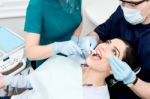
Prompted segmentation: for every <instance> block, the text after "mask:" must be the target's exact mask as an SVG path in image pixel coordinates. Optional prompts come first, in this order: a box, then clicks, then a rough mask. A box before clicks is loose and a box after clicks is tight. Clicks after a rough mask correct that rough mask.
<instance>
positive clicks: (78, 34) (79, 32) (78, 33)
mask: <svg viewBox="0 0 150 99" xmlns="http://www.w3.org/2000/svg"><path fill="white" fill-rule="evenodd" d="M81 32H82V23H81V24H80V25H79V26H78V28H77V29H76V30H75V31H74V33H73V35H75V36H80V34H81Z"/></svg>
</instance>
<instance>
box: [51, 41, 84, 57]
mask: <svg viewBox="0 0 150 99" xmlns="http://www.w3.org/2000/svg"><path fill="white" fill-rule="evenodd" d="M51 45H52V48H53V51H54V53H55V54H58V53H62V54H65V55H67V56H68V55H73V54H80V55H81V54H82V52H81V50H80V48H79V47H78V45H77V44H76V43H75V42H74V41H71V40H70V41H64V42H54V43H52V44H51Z"/></svg>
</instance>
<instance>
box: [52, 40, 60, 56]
mask: <svg viewBox="0 0 150 99" xmlns="http://www.w3.org/2000/svg"><path fill="white" fill-rule="evenodd" d="M51 46H52V51H53V53H54V54H58V53H59V52H60V51H59V50H60V49H59V47H60V46H61V44H60V43H59V42H54V43H52V44H51Z"/></svg>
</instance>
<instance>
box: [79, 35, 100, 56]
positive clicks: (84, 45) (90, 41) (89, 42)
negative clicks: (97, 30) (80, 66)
mask: <svg viewBox="0 0 150 99" xmlns="http://www.w3.org/2000/svg"><path fill="white" fill-rule="evenodd" d="M97 44H98V42H97V40H96V37H95V36H85V37H82V38H80V40H79V44H78V45H79V47H80V48H81V49H83V50H84V51H86V52H88V54H90V51H91V50H93V49H94V48H95V47H96V45H97Z"/></svg>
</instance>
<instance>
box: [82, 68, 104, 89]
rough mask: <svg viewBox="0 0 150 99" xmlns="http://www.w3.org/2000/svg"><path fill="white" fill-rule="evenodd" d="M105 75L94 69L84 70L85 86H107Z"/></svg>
mask: <svg viewBox="0 0 150 99" xmlns="http://www.w3.org/2000/svg"><path fill="white" fill-rule="evenodd" d="M105 78H106V74H105V73H100V72H98V71H95V70H93V69H92V68H90V67H88V68H83V85H85V86H86V85H89V84H90V85H92V86H96V87H98V86H103V85H105Z"/></svg>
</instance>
